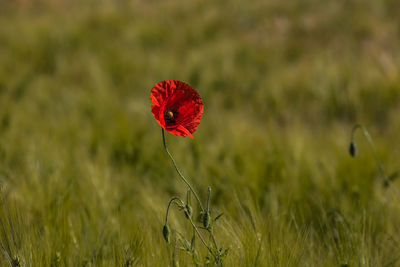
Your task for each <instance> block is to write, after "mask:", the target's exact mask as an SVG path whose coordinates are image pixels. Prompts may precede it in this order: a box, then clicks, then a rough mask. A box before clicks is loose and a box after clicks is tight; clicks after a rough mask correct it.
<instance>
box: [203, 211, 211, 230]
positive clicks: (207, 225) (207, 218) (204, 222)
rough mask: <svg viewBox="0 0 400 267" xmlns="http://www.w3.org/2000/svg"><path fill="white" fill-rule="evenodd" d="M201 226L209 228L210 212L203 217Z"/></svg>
mask: <svg viewBox="0 0 400 267" xmlns="http://www.w3.org/2000/svg"><path fill="white" fill-rule="evenodd" d="M203 226H204V227H205V228H208V227H209V226H210V212H208V211H207V212H206V213H205V214H204V215H203Z"/></svg>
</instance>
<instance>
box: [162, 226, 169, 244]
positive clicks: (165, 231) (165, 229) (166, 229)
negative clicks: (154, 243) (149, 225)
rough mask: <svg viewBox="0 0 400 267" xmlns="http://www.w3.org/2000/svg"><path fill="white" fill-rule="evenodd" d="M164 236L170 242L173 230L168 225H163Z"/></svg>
mask: <svg viewBox="0 0 400 267" xmlns="http://www.w3.org/2000/svg"><path fill="white" fill-rule="evenodd" d="M163 236H164V239H165V241H166V242H167V244H169V242H170V236H171V230H170V229H169V226H168V225H164V227H163Z"/></svg>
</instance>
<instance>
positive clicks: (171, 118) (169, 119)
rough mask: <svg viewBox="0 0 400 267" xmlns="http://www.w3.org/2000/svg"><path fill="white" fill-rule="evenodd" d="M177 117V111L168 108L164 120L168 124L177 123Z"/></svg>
mask: <svg viewBox="0 0 400 267" xmlns="http://www.w3.org/2000/svg"><path fill="white" fill-rule="evenodd" d="M175 118H176V112H173V111H172V110H166V111H165V113H164V121H165V123H166V124H172V123H175Z"/></svg>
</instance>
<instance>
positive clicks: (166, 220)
mask: <svg viewBox="0 0 400 267" xmlns="http://www.w3.org/2000/svg"><path fill="white" fill-rule="evenodd" d="M175 200H179V201H180V202H182V200H181V199H180V198H179V197H173V198H171V200H170V201H169V202H168V207H167V213H166V214H165V224H167V222H168V214H169V208H170V206H171V204H172V203H173V202H174V201H175Z"/></svg>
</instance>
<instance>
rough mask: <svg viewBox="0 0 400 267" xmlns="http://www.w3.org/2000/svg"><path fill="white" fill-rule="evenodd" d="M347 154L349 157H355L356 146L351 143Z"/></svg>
mask: <svg viewBox="0 0 400 267" xmlns="http://www.w3.org/2000/svg"><path fill="white" fill-rule="evenodd" d="M349 153H350V155H351V156H352V157H353V158H354V157H355V156H356V153H357V147H356V144H355V143H354V142H353V141H352V142H351V143H350V146H349Z"/></svg>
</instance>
